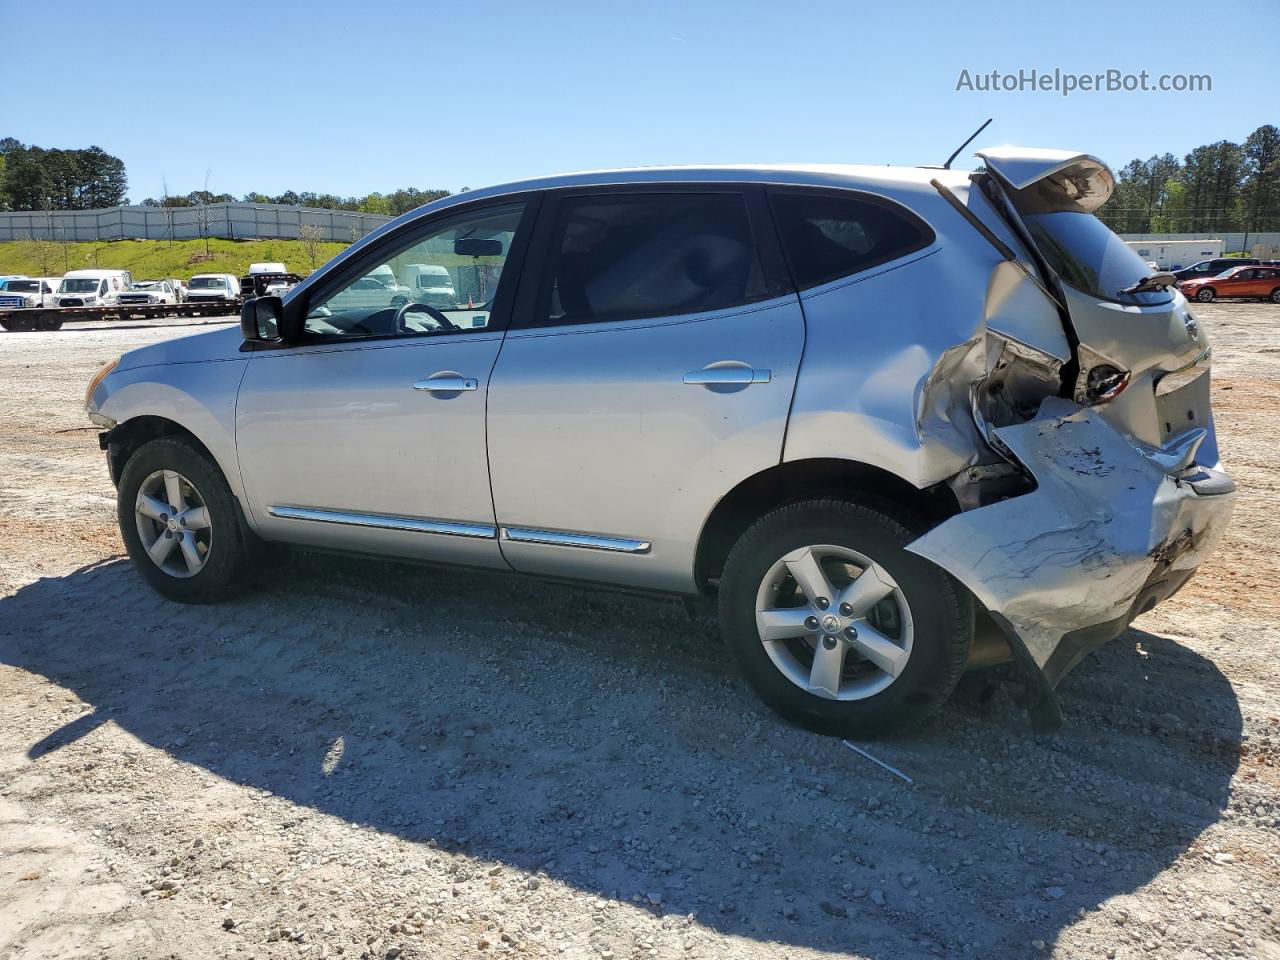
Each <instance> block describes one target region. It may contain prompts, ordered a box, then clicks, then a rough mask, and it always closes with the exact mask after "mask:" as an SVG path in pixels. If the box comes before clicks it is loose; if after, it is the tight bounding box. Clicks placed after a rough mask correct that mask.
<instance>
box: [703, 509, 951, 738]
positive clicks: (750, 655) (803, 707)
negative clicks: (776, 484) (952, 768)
mask: <svg viewBox="0 0 1280 960" xmlns="http://www.w3.org/2000/svg"><path fill="white" fill-rule="evenodd" d="M904 519H906V518H904ZM908 523H909V524H910V525H911V526H916V527H918V528H919V530H918V532H923V525H919V524H916V523H914V522H912V521H910V520H908ZM916 535H917V534H915V533H912V531H911V530H910V529H908V525H907V524H904V523H903V522H902V520H900V519H895V518H894V517H891V516H889V515H888V514H887V513H884V512H882V511H881V510H879V509H873V508H871V507H868V506H864V505H861V504H855V503H850V502H848V501H843V500H810V501H805V502H801V503H796V504H791V505H788V506H785V507H780V508H779V509H777V510H774V511H773V512H772V513H769V514H766V515H765V516H764V517H762V518H761V519H760V520H758V521H756V522H755V523H754V524H753V525H752V526H751V527H750V528H748V529H747V531H746V532H745V533H743V534H742V536H741V537H740V538H739V539H738V542H737V543H736V544H735V545H734V547H733V549H732V550H731V551H730V553H729V557H728V559H727V560H726V561H725V565H724V570H723V572H722V574H721V578H720V625H721V630H722V632H723V635H724V639H725V643H726V645H727V646H728V647H729V649H730V651H731V652H732V653H733V656H734V658H735V660H736V661H737V664H738V667H739V669H740V670H741V672H742V675H743V677H744V678H745V679H746V681H747V683H748V684H750V686H751V688H752V689H753V690H754V691H755V692H756V693H757V695H759V697H760V698H761V699H762V700H763V701H764V702H765V703H766V704H768V705H769V706H770V707H772V708H773V709H774V710H776V711H777V712H778V713H780V714H782V715H783V716H784V717H786V718H787V719H789V720H792V721H794V722H795V723H798V724H800V725H801V726H804V727H807V728H808V729H810V730H814V731H817V732H819V733H826V734H833V735H837V736H846V737H853V738H858V739H866V738H871V737H878V736H884V735H886V734H890V733H895V732H897V731H900V730H903V729H905V728H907V727H909V726H912V725H914V724H916V723H919V722H921V721H923V720H924V719H926V718H927V717H929V716H930V715H932V714H933V713H934V712H935V711H937V710H938V709H939V708H940V707H941V705H942V704H943V703H944V702H946V700H947V698H948V697H949V696H950V695H951V691H952V690H953V689H954V688H955V685H956V683H957V682H958V681H959V679H960V675H961V674H962V673H963V672H964V667H965V662H966V660H967V659H968V656H969V649H970V646H971V645H972V642H973V630H974V626H973V624H974V613H973V601H972V598H971V597H970V596H969V593H968V591H966V590H965V589H964V588H963V587H961V586H960V585H959V584H958V583H956V582H955V581H954V580H953V579H952V578H951V577H950V576H949V575H948V574H946V573H945V572H944V571H942V570H941V569H939V568H938V567H936V566H934V565H933V564H932V563H930V562H929V561H927V560H925V559H924V558H923V557H918V556H916V555H915V554H912V553H908V552H907V551H906V549H905V547H906V545H907V544H908V543H910V542H911V541H912V540H914V539H915V538H916ZM833 551H834V552H833ZM806 552H807V553H808V556H809V557H810V558H812V559H814V560H817V561H818V566H817V569H818V571H819V574H820V575H821V576H823V577H825V582H826V586H827V587H830V588H831V589H832V591H833V593H835V596H833V597H830V598H823V599H826V600H827V601H828V606H827V607H824V608H822V609H819V607H818V606H817V604H820V603H821V602H822V601H821V600H818V599H817V598H808V599H807V593H808V591H804V590H803V589H802V588H800V586H799V584H800V580H801V579H804V578H805V574H804V568H805V565H806V564H807V563H808V560H807V559H806V558H805V554H806ZM858 568H861V569H862V570H863V571H864V572H863V573H861V575H860V576H857V577H854V578H853V580H850V579H849V577H850V575H851V574H852V573H855V572H856V571H857V569H858ZM810 569H812V568H810ZM793 570H795V571H798V574H793V573H792V571H793ZM872 571H874V572H875V574H876V575H875V577H874V578H873V579H872V580H870V581H868V583H869V584H870V585H871V586H872V588H873V589H872V591H869V592H868V594H867V595H868V596H873V595H874V594H875V593H878V592H879V591H882V590H887V589H889V588H888V587H887V586H885V584H891V585H892V589H891V590H889V592H888V593H887V594H885V595H884V597H883V599H882V600H880V601H879V602H877V603H875V605H874V606H872V607H870V609H869V610H868V611H862V610H861V609H860V608H859V607H855V606H853V605H852V604H850V605H849V606H845V605H843V604H841V605H840V606H839V607H837V602H838V600H839V599H840V596H841V587H842V582H841V580H842V579H843V585H845V586H847V584H849V583H852V582H861V581H862V577H865V576H867V574H868V573H870V572H872ZM810 582H812V581H810ZM845 597H846V598H847V599H850V600H853V601H854V602H855V603H856V602H857V597H856V595H855V594H852V593H849V594H845ZM810 600H813V601H814V602H810ZM766 608H767V609H766ZM802 614H806V615H807V616H808V619H806V621H805V626H804V627H803V629H804V633H802V634H800V635H795V634H794V631H796V630H798V629H801V628H800V627H798V626H797V625H796V624H797V619H798V617H799V616H800V615H802ZM830 614H836V616H834V617H832V616H830ZM886 614H891V615H886ZM762 617H763V618H766V619H765V620H762V619H761V618H762ZM778 617H784V618H786V626H785V628H783V627H780V628H779V629H785V631H786V633H787V637H786V639H782V640H772V641H770V642H769V643H766V641H765V640H764V639H763V637H762V630H763V629H764V626H763V624H764V623H766V622H770V623H772V622H773V620H771V619H769V618H775V619H776V618H778ZM819 617H821V619H820V620H819V619H818V618H819ZM830 621H838V623H837V624H836V625H834V626H833V625H832V623H831V622H830ZM810 623H813V624H815V625H817V626H818V629H817V630H814V629H812V627H810V626H809V624H810ZM850 626H852V627H853V628H854V629H853V632H852V634H850V633H849V630H848V628H849V627H850ZM869 628H870V629H869ZM770 629H773V627H772V626H771V627H770ZM886 639H887V640H888V641H890V642H891V643H892V644H893V646H892V647H885V646H884V645H883V643H881V641H884V640H886ZM868 644H870V645H868ZM820 645H821V646H822V649H823V651H825V652H826V653H828V654H830V655H831V656H837V657H838V658H839V663H838V665H837V666H836V668H835V672H834V673H831V672H829V671H828V673H827V676H828V677H829V678H830V677H835V678H836V679H835V681H834V683H829V684H828V685H827V687H826V688H825V692H823V691H822V690H820V691H819V692H814V678H815V677H816V676H818V675H819V671H818V670H817V669H816V668H815V664H817V662H818V657H819V649H818V648H819V646H820ZM868 650H872V651H874V652H875V653H876V655H877V657H879V658H880V659H881V662H882V663H891V664H892V670H891V669H890V668H888V667H881V666H878V665H877V664H876V663H875V662H873V661H872V660H871V659H870V658H869V657H868V656H867V655H866V652H865V651H868ZM886 650H888V651H890V652H891V655H890V656H887V657H886V656H885V651H886ZM806 652H807V655H808V662H806V659H805V657H806ZM823 662H824V663H825V664H830V663H832V662H833V661H831V660H830V659H824V660H823ZM802 683H803V684H805V685H803V686H802V685H801V684H802ZM819 686H820V685H819ZM832 686H834V687H836V688H838V689H837V690H836V692H835V696H833V695H832V692H831V689H830V688H831V687H832ZM837 697H838V698H839V699H837Z"/></svg>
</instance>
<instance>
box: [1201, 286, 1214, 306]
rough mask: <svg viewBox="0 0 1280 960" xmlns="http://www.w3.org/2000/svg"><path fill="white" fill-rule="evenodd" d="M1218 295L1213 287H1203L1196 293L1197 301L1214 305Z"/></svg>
mask: <svg viewBox="0 0 1280 960" xmlns="http://www.w3.org/2000/svg"><path fill="white" fill-rule="evenodd" d="M1217 295H1218V294H1217V292H1216V291H1215V290H1214V289H1213V287H1201V288H1200V289H1199V290H1197V291H1196V299H1197V300H1199V301H1200V302H1201V303H1213V299H1214V297H1216V296H1217Z"/></svg>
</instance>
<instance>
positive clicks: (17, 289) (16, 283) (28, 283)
mask: <svg viewBox="0 0 1280 960" xmlns="http://www.w3.org/2000/svg"><path fill="white" fill-rule="evenodd" d="M0 288H3V289H5V290H8V291H9V292H10V293H39V292H40V281H39V280H10V281H9V282H8V283H0Z"/></svg>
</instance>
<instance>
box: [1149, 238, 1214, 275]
mask: <svg viewBox="0 0 1280 960" xmlns="http://www.w3.org/2000/svg"><path fill="white" fill-rule="evenodd" d="M1125 243H1127V244H1128V245H1129V246H1130V247H1131V248H1133V252H1134V253H1136V254H1137V255H1138V256H1140V257H1141V258H1142V259H1143V260H1145V261H1147V262H1148V263H1154V264H1155V265H1156V266H1157V267H1158V268H1160V269H1161V270H1180V269H1181V268H1182V267H1188V266H1190V265H1191V264H1193V263H1196V262H1197V261H1199V260H1210V259H1212V258H1214V257H1220V256H1222V248H1223V246H1224V244H1223V242H1222V241H1221V240H1126V241H1125Z"/></svg>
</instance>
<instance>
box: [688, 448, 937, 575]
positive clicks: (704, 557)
mask: <svg viewBox="0 0 1280 960" xmlns="http://www.w3.org/2000/svg"><path fill="white" fill-rule="evenodd" d="M821 498H836V499H843V500H850V501H852V502H856V503H864V504H867V505H868V506H875V507H878V508H879V509H881V510H883V511H884V512H886V513H888V514H890V515H892V516H894V517H895V518H897V519H899V520H900V521H901V522H903V524H904V525H905V526H908V527H916V528H919V527H921V525H922V524H923V525H924V526H923V529H920V533H924V532H925V530H926V529H931V528H932V527H934V526H937V525H938V524H939V523H941V522H942V521H943V520H945V519H947V518H948V517H950V516H954V515H955V514H956V513H959V512H960V507H959V504H958V503H957V502H956V499H955V496H954V495H953V494H952V493H951V491H950V489H949V488H947V487H946V486H945V485H944V484H937V485H935V486H933V487H927V488H925V489H923V490H922V489H920V488H919V487H916V486H914V485H913V484H911V483H909V482H908V481H906V480H904V479H903V478H902V477H899V476H898V475H896V474H894V473H891V472H889V471H888V470H885V469H884V468H882V467H877V466H874V465H873V464H869V463H864V462H862V461H859V460H844V459H836V458H814V459H806V460H794V461H788V462H785V463H780V464H777V465H776V466H773V467H770V468H768V469H767V470H762V471H761V472H759V473H756V474H754V475H752V476H750V477H748V478H746V479H745V480H743V481H741V482H740V483H739V484H738V485H737V486H735V487H734V488H733V489H732V490H730V491H729V492H728V493H726V494H725V495H724V496H723V497H721V498H720V501H719V502H718V503H717V504H716V505H715V508H714V509H713V510H712V511H711V513H710V515H708V517H707V519H706V521H705V522H704V523H703V525H702V531H701V533H700V534H699V536H698V545H697V549H696V551H695V554H694V579H695V582H696V584H697V586H698V589H699V590H701V591H703V592H704V593H706V592H708V590H709V587H710V585H711V584H712V582H713V581H714V580H715V579H716V578H717V577H718V576H719V574H720V570H721V568H722V567H723V566H724V561H725V559H726V558H727V557H728V555H729V551H730V550H731V549H732V548H733V545H734V543H735V542H736V541H737V539H738V537H740V536H741V535H742V533H743V531H745V530H746V529H747V527H749V526H750V525H751V524H752V523H754V522H755V521H756V520H758V519H759V518H760V517H762V516H764V515H765V514H766V513H769V512H770V511H772V510H775V509H777V508H778V507H782V506H785V505H787V504H789V503H796V502H798V501H801V500H812V499H821Z"/></svg>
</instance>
